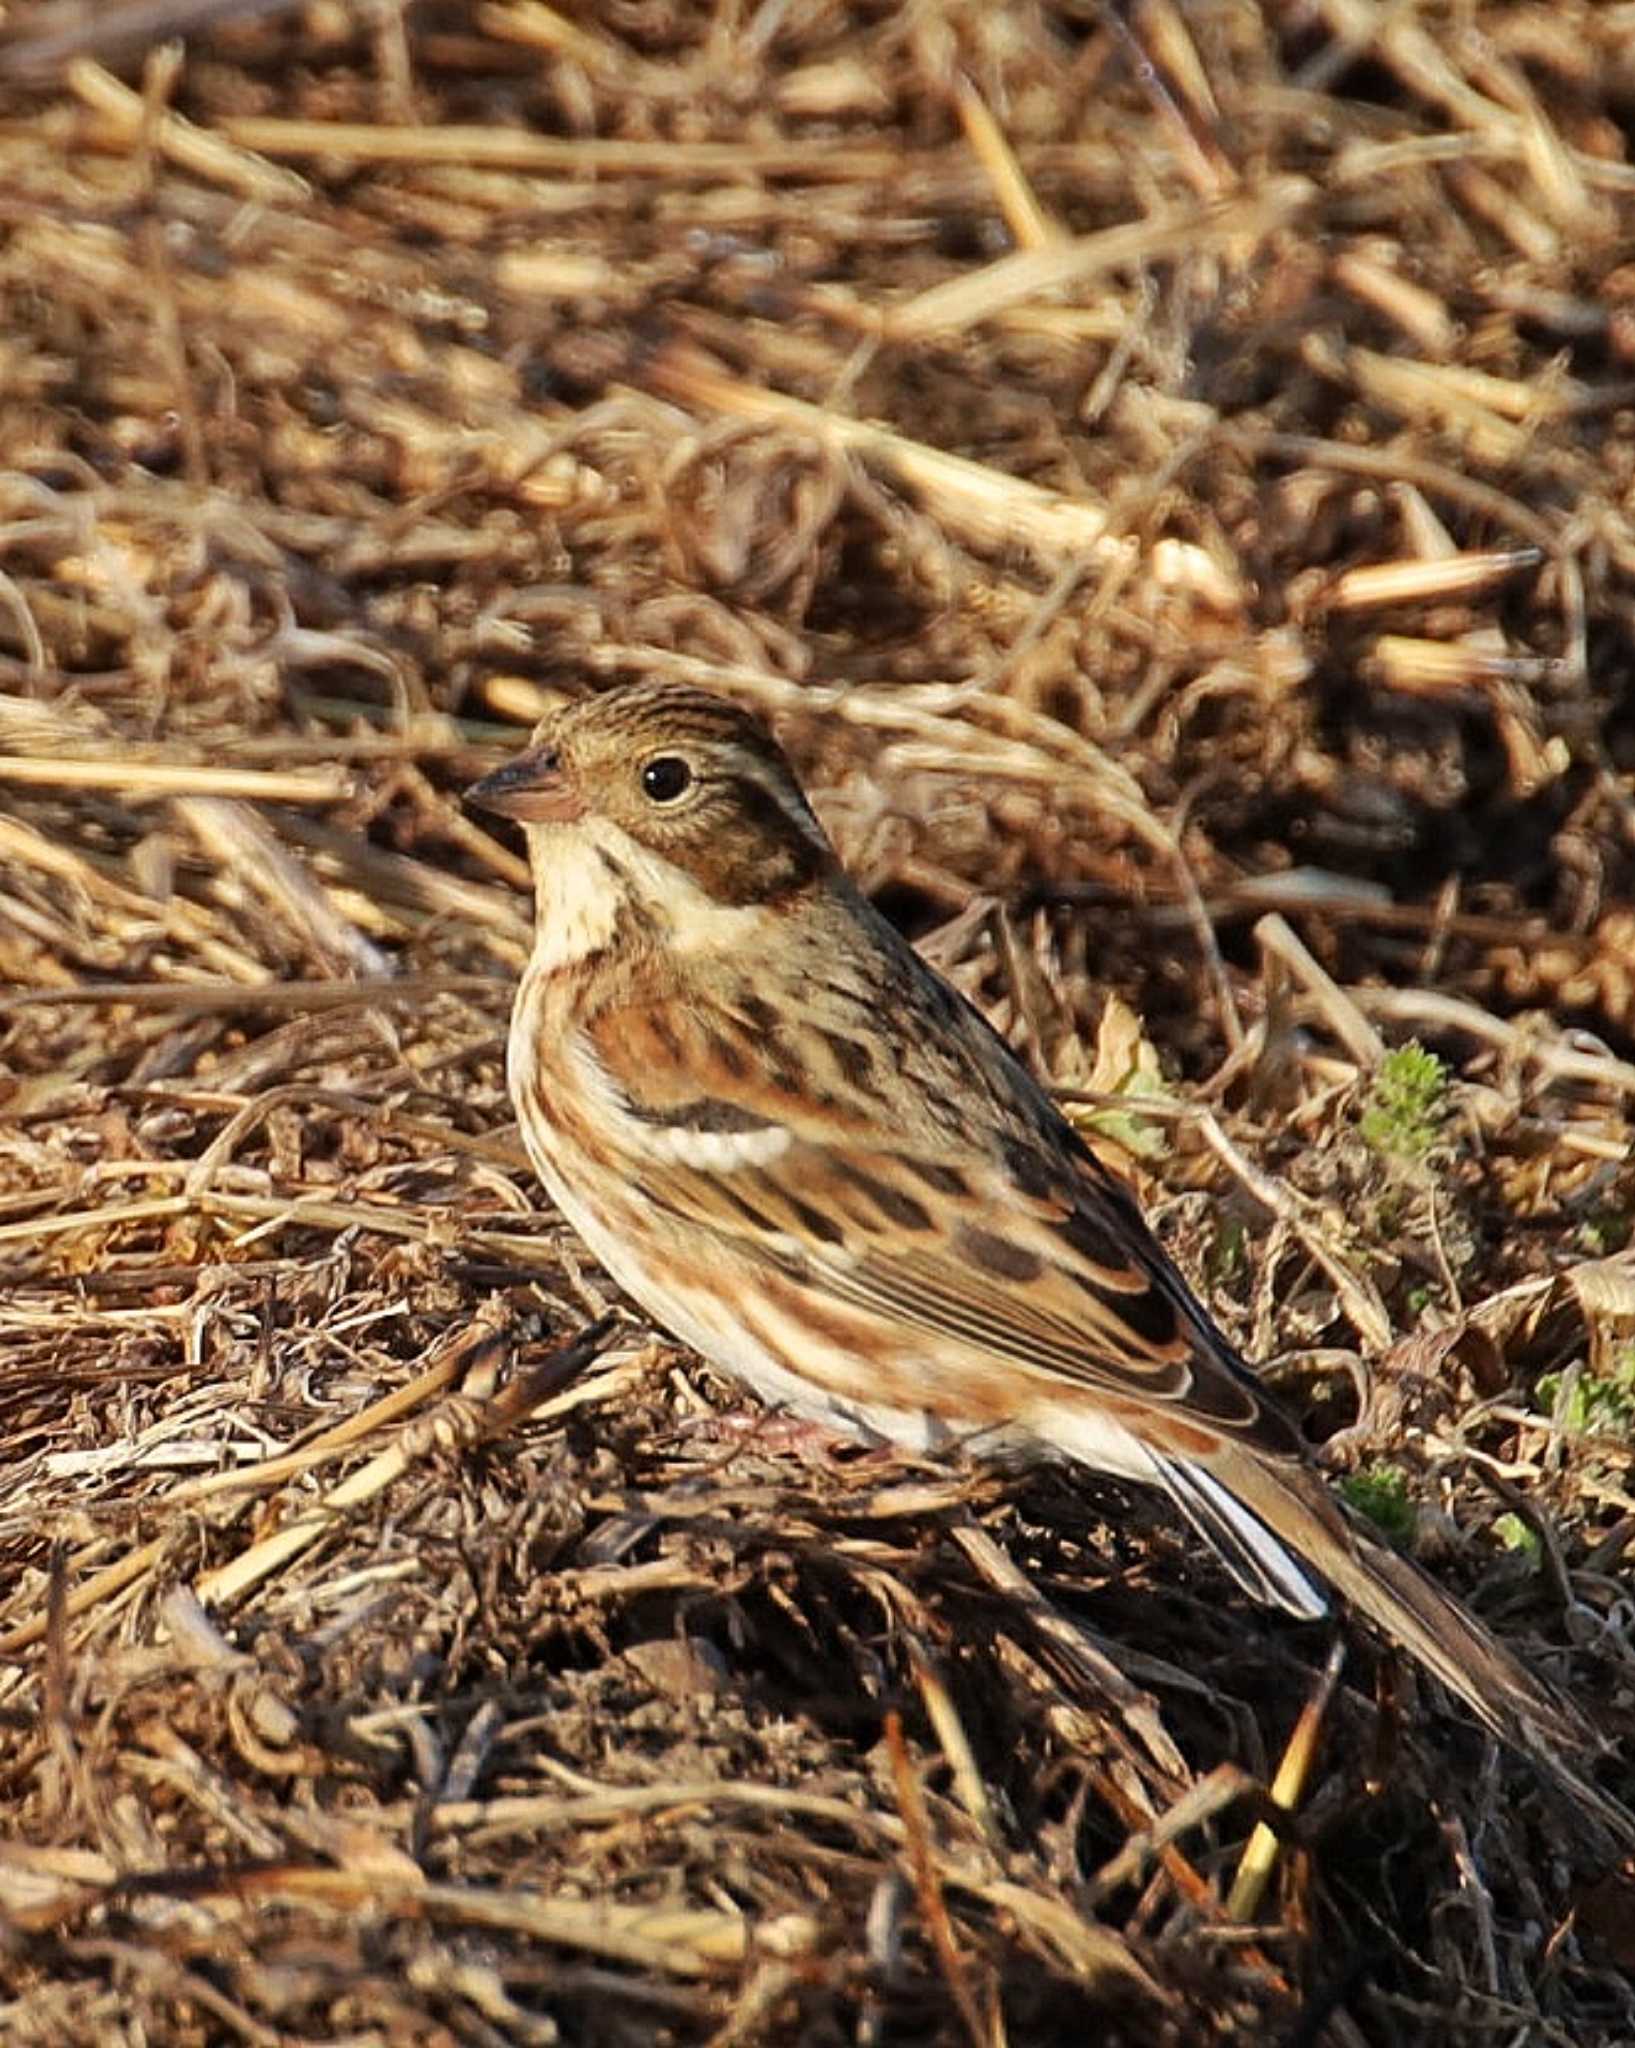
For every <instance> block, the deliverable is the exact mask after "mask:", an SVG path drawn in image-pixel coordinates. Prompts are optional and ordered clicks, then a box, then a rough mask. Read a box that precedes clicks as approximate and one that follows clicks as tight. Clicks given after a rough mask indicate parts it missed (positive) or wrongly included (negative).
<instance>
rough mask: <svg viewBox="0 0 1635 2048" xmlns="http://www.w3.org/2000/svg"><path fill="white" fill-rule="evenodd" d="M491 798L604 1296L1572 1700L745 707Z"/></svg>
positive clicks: (1581, 1739) (585, 1232)
mask: <svg viewBox="0 0 1635 2048" xmlns="http://www.w3.org/2000/svg"><path fill="white" fill-rule="evenodd" d="M470 800H471V801H472V802H473V803H475V804H477V805H479V806H481V807H482V808H484V809H486V810H488V811H492V812H497V813H498V814H499V815H500V816H502V817H507V818H514V819H517V820H519V821H520V822H521V824H522V825H523V827H524V829H525V832H526V836H527V841H528V848H529V853H530V856H531V860H532V866H533V874H534V886H535V891H536V902H535V919H536V926H535V936H534V945H533V953H532V957H531V958H530V960H529V963H528V967H527V970H526V972H525V973H524V975H523V978H522V985H521V987H520V989H519V991H518V994H517V1000H516V1007H515V1010H514V1012H513V1015H512V1021H511V1036H510V1049H509V1070H510V1085H511V1093H512V1097H513V1100H514V1102H515V1105H516V1111H517V1117H518V1120H519V1122H520V1125H521V1129H522V1136H523V1140H524V1142H525V1144H526V1146H527V1149H528V1155H529V1157H530V1159H531V1160H532V1161H533V1164H534V1167H535V1169H536V1170H537V1172H538V1174H539V1177H540V1179H541V1180H542V1181H543V1182H544V1183H545V1186H546V1188H547V1189H548V1190H549V1192H550V1194H551V1197H552V1199H553V1200H554V1201H555V1202H556V1204H557V1206H558V1207H559V1208H560V1210H561V1211H562V1213H563V1215H564V1216H566V1217H567V1218H568V1219H569V1221H570V1222H571V1223H572V1224H573V1225H574V1226H575V1227H576V1229H577V1230H578V1231H579V1233H580V1235H581V1236H582V1237H583V1238H584V1240H585V1242H586V1244H587V1245H589V1247H590V1249H591V1250H592V1252H594V1254H595V1255H596V1257H597V1258H598V1259H599V1260H600V1261H601V1263H602V1265H603V1266H604V1267H606V1269H607V1271H608V1272H609V1273H610V1274H611V1275H612V1276H613V1278H614V1279H615V1280H616V1281H617V1282H618V1283H619V1285H620V1286H621V1287H623V1288H625V1289H626V1290H627V1291H628V1292H629V1293H630V1294H631V1295H632V1296H634V1298H635V1299H636V1300H637V1301H638V1302H640V1303H641V1305H642V1306H643V1307H644V1308H645V1309H646V1310H647V1311H648V1312H649V1313H650V1314H651V1315H652V1316H653V1317H654V1318H655V1319H656V1320H657V1321H658V1322H659V1323H660V1324H662V1325H663V1326H664V1327H665V1328H666V1329H668V1330H669V1331H671V1332H673V1334H674V1335H675V1336H677V1337H679V1338H681V1339H682V1340H683V1341H684V1342H686V1343H687V1344H690V1345H692V1346H693V1347H694V1348H695V1349H696V1350H698V1351H699V1352H701V1353H702V1354H703V1356H704V1357H705V1358H707V1359H709V1360H710V1361H711V1362H712V1363H713V1364H715V1365H717V1366H720V1367H721V1368H723V1369H724V1370H725V1371H726V1372H728V1373H730V1374H733V1375H735V1376H736V1377H737V1378H738V1379H740V1380H742V1381H744V1382H746V1383H747V1384H748V1385H749V1386H750V1387H751V1388H753V1389H754V1391H755V1392H756V1393H757V1394H759V1395H760V1396H761V1398H762V1399H763V1400H765V1401H769V1402H773V1403H777V1404H780V1405H782V1406H784V1407H787V1408H790V1409H793V1410H795V1411H797V1412H798V1413H799V1414H801V1415H804V1416H809V1417H816V1418H819V1419H821V1420H822V1421H824V1422H826V1423H828V1424H831V1425H837V1426H839V1427H841V1428H843V1429H846V1430H849V1431H851V1432H853V1433H856V1434H859V1435H862V1436H864V1437H866V1438H871V1439H876V1440H879V1439H884V1440H887V1441H890V1442H893V1443H897V1444H902V1445H907V1446H910V1447H912V1448H914V1449H916V1450H921V1451H924V1450H935V1449H936V1448H938V1447H940V1446H953V1445H960V1444H964V1445H967V1446H969V1447H970V1448H972V1449H974V1450H976V1451H979V1452H981V1453H984V1454H992V1455H995V1456H998V1457H1002V1458H1006V1459H1012V1460H1014V1459H1024V1460H1042V1459H1056V1460H1073V1461H1077V1462H1079V1463H1081V1464H1084V1465H1086V1466H1091V1467H1093V1468H1095V1469H1096V1470H1098V1471H1102V1472H1108V1473H1114V1474H1118V1475H1119V1476H1121V1477H1124V1478H1128V1479H1135V1480H1143V1481H1147V1482H1151V1483H1153V1484H1155V1485H1157V1486H1159V1487H1161V1488H1162V1489H1163V1491H1164V1492H1165V1493H1166V1494H1167V1495H1168V1496H1169V1499H1170V1500H1171V1502H1172V1503H1173V1504H1174V1506H1175V1508H1176V1509H1178V1510H1179V1512H1180V1514H1181V1515H1182V1516H1183V1517H1184V1518H1185V1520H1186V1521H1187V1522H1188V1523H1189V1524H1190V1525H1191V1527H1192V1528H1193V1529H1194V1530H1195V1531H1196V1532H1197V1534H1198V1535H1199V1536H1200V1537H1202V1538H1203V1540H1204V1541H1205V1542H1206V1543H1207V1544H1208V1545H1209V1546H1210V1548H1211V1549H1212V1550H1213V1551H1214V1552H1215V1553H1216V1554H1217V1556H1218V1557H1219V1558H1220V1560H1221V1562H1222V1563H1223V1564H1224V1565H1225V1566H1226V1568H1227V1570H1228V1571H1229V1572H1230V1573H1231V1574H1232V1575H1233V1577H1234V1578H1236V1579H1237V1580H1238V1582H1239V1583H1240V1584H1241V1585H1242V1586H1243V1587H1244V1588H1246V1589H1247V1591H1248V1592H1250V1593H1251V1594H1253V1595H1254V1596H1255V1597H1256V1598H1257V1599H1259V1600H1262V1601H1265V1602H1267V1603H1268V1604H1270V1605H1272V1606H1275V1607H1280V1608H1283V1609H1285V1610H1287V1612H1289V1613H1290V1614H1294V1615H1298V1616H1301V1617H1303V1618H1306V1619H1315V1618H1316V1617H1318V1616H1321V1615H1323V1614H1325V1613H1326V1612H1327V1611H1328V1594H1327V1591H1326V1590H1325V1588H1331V1589H1333V1590H1335V1591H1337V1592H1338V1593H1340V1594H1341V1595H1342V1596H1343V1597H1344V1599H1345V1600H1346V1601H1348V1602H1349V1603H1351V1605H1352V1606H1354V1607H1356V1608H1357V1609H1360V1610H1361V1612H1362V1613H1363V1614H1364V1615H1365V1616H1367V1618H1368V1619H1369V1620H1370V1621H1372V1622H1373V1623H1375V1624H1376V1625H1377V1626H1378V1627H1379V1628H1380V1629H1381V1630H1383V1632H1384V1633H1385V1634H1386V1635H1387V1636H1388V1637H1390V1638H1391V1639H1392V1640H1393V1641H1394V1642H1396V1643H1398V1644H1400V1645H1401V1646H1402V1647H1403V1648H1404V1649H1406V1650H1407V1651H1409V1652H1411V1653H1412V1655H1413V1656H1415V1657H1416V1658H1418V1659H1419V1660H1420V1662H1421V1663H1423V1664H1424V1665H1426V1666H1427V1667H1428V1668H1429V1669H1430V1670H1431V1671H1433V1672H1434V1673H1435V1674H1436V1676H1437V1677H1438V1678H1439V1679H1441V1680H1442V1681H1443V1683H1444V1684H1446V1685H1447V1686H1449V1687H1451V1688H1452V1690H1453V1691H1454V1692H1456V1693H1458V1694H1460V1695H1461V1696H1462V1697H1463V1698H1464V1699H1465V1700H1466V1701H1467V1702H1468V1703H1469V1705H1470V1706H1471V1707H1472V1708H1473V1709H1474V1710H1475V1712H1476V1714H1477V1715H1478V1716H1479V1718H1480V1719H1481V1720H1482V1721H1483V1722H1485V1723H1486V1725H1487V1726H1488V1727H1489V1728H1491V1729H1493V1730H1494V1731H1495V1732H1496V1733H1498V1734H1500V1735H1501V1736H1504V1737H1505V1738H1507V1739H1508V1740H1510V1741H1513V1742H1515V1743H1518V1744H1520V1745H1521V1746H1523V1747H1524V1748H1526V1749H1529V1750H1532V1751H1535V1752H1536V1753H1539V1754H1541V1755H1543V1756H1545V1757H1553V1755H1554V1753H1555V1752H1556V1751H1557V1749H1558V1748H1565V1749H1566V1750H1569V1751H1579V1752H1589V1751H1590V1750H1592V1749H1593V1748H1594V1746H1595V1745H1594V1739H1593V1737H1591V1735H1590V1733H1589V1730H1588V1728H1587V1726H1586V1724H1585V1723H1584V1722H1583V1720H1582V1719H1581V1717H1580V1716H1579V1715H1578V1714H1577V1712H1576V1711H1575V1710H1574V1708H1573V1707H1572V1706H1571V1704H1570V1703H1569V1702H1568V1701H1566V1700H1565V1699H1564V1698H1563V1697H1562V1696H1561V1695H1560V1694H1558V1693H1557V1692H1556V1691H1554V1690H1553V1689H1552V1688H1550V1687H1549V1686H1547V1685H1546V1684H1545V1683H1544V1682H1543V1681H1541V1680H1540V1679H1538V1678H1536V1677H1534V1676H1532V1675H1531V1674H1530V1673H1529V1672H1527V1671H1526V1670H1524V1669H1523V1667H1522V1666H1521V1665H1520V1664H1519V1663H1518V1662H1517V1660H1516V1659H1515V1658H1514V1657H1513V1656H1512V1655H1511V1654H1510V1653H1509V1651H1508V1650H1506V1649H1504V1648H1503V1647H1501V1645H1500V1644H1499V1643H1498V1642H1496V1641H1495V1640H1494V1638H1493V1637H1492V1636H1491V1635H1490V1634H1489V1633H1488V1632H1487V1630H1486V1629H1485V1628H1483V1627H1482V1626H1481V1624H1480V1623H1479V1622H1477V1621H1476V1620H1475V1618H1474V1617H1473V1616H1472V1615H1470V1614H1468V1613H1467V1612H1466V1611H1465V1609H1464V1608H1463V1607H1461V1606H1460V1605H1459V1604H1458V1603H1457V1602H1456V1601H1454V1600H1453V1599H1451V1598H1450V1597H1449V1596H1448V1595H1447V1594H1446V1593H1444V1592H1443V1591H1442V1590H1441V1589H1440V1588H1439V1587H1438V1586H1437V1585H1435V1584H1434V1583H1433V1582H1432V1581H1431V1580H1430V1579H1429V1578H1427V1577H1426V1576H1425V1574H1424V1573H1423V1572H1421V1571H1419V1570H1418V1569H1417V1568H1416V1567H1415V1566H1414V1565H1413V1564H1411V1563H1409V1562H1408V1561H1407V1560H1406V1559H1405V1558H1403V1557H1400V1556H1398V1555H1397V1554H1396V1553H1395V1552H1394V1551H1391V1550H1389V1549H1387V1548H1386V1547H1384V1546H1383V1545H1382V1544H1380V1543H1379V1542H1377V1541H1375V1539H1374V1538H1373V1537H1372V1536H1370V1535H1369V1534H1368V1533H1367V1531H1366V1530H1365V1529H1363V1528H1361V1527H1359V1526H1357V1525H1356V1524H1355V1523H1353V1522H1352V1521H1351V1520H1350V1519H1349V1518H1348V1517H1347V1515H1346V1514H1345V1513H1344V1512H1343V1511H1342V1510H1341V1508H1340V1507H1339V1505H1338V1503H1337V1502H1336V1500H1335V1499H1334V1497H1333V1495H1332V1494H1331V1493H1330V1491H1329V1489H1328V1488H1327V1486H1326V1485H1325V1483H1324V1482H1323V1481H1322V1479H1321V1478H1320V1477H1319V1475H1318V1473H1317V1472H1316V1470H1315V1469H1314V1467H1313V1465H1312V1463H1311V1461H1310V1459H1309V1457H1308V1454H1307V1451H1306V1447H1305V1444H1304V1442H1303V1440H1302V1438H1301V1437H1300V1435H1299V1433H1298V1432H1297V1431H1296V1429H1295V1427H1294V1426H1293V1424H1292V1423H1291V1422H1290V1421H1289V1420H1288V1418H1287V1417H1286V1416H1285V1415H1284V1414H1283V1413H1282V1412H1281V1411H1280V1410H1279V1409H1278V1408H1277V1406H1276V1405H1275V1404H1274V1403H1273V1401H1272V1400H1271V1399H1270V1397H1269V1396H1268V1394H1267V1393H1266V1391H1265V1390H1264V1388H1262V1386H1261V1385H1260V1384H1259V1382H1258V1381H1257V1380H1256V1379H1255V1377H1254V1376H1253V1374H1252V1373H1251V1372H1250V1371H1249V1370H1248V1369H1247V1367H1246V1366H1245V1365H1244V1364H1243V1362H1242V1361H1241V1360H1240V1359H1239V1357H1238V1356H1237V1354H1236V1352H1235V1351H1234V1350H1233V1348H1232V1346H1231V1344H1230V1343H1229V1342H1228V1341H1227V1339H1226V1338H1225V1337H1224V1336H1223V1335H1222V1333H1221V1332H1220V1331H1219V1330H1218V1329H1217V1328H1216V1327H1215V1325H1214V1323H1213V1322H1212V1321H1211V1320H1210V1318H1209V1315H1208V1313H1207V1312H1206V1311H1205V1309H1204V1308H1203V1307H1202V1305H1201V1304H1200V1303H1199V1302H1198V1300H1197V1299H1196V1297H1195V1296H1194V1295H1193V1294H1192V1292H1191V1290H1190V1289H1189V1288H1188V1286H1187V1284H1186V1282H1185V1281H1184V1280H1183V1279H1182V1278H1181V1275H1180V1274H1179V1273H1178V1272H1177V1270H1176V1268H1175V1267H1174V1265H1173V1264H1172V1263H1171V1261H1170V1259H1169V1257H1168V1256H1167V1254H1166V1253H1165V1252H1164V1251H1163V1249H1162V1247H1161V1246H1160V1245H1159V1244H1158V1242H1157V1241H1156V1239H1155V1238H1154V1237H1153V1235H1152V1233H1151V1231H1150V1230H1149V1229H1148V1227H1147V1225H1146V1223H1145V1222H1144V1221H1143V1220H1142V1216H1141V1213H1140V1210H1139V1209H1138V1207H1137V1206H1136V1203H1135V1201H1134V1200H1133V1198H1132V1196H1131V1195H1130V1193H1129V1191H1128V1190H1127V1189H1126V1188H1125V1187H1124V1185H1123V1184H1122V1183H1121V1182H1120V1181H1119V1180H1118V1179H1117V1178H1116V1177H1115V1176H1114V1175H1113V1174H1112V1173H1110V1172H1109V1171H1108V1170H1107V1169H1106V1168H1105V1167H1104V1166H1103V1165H1102V1164H1101V1163H1100V1162H1099V1161H1098V1160H1097V1159H1096V1158H1095V1156H1094V1155H1093V1154H1092V1153H1091V1152H1090V1151H1089V1150H1088V1149H1087V1148H1086V1147H1085V1145H1084V1144H1083V1143H1082V1141H1081V1140H1080V1138H1079V1137H1078V1135H1077V1134H1076V1133H1075V1132H1074V1130H1073V1129H1072V1128H1071V1126H1070V1125H1069V1124H1068V1123H1067V1122H1066V1121H1065V1120H1064V1119H1063V1118H1062V1116H1061V1115H1060V1114H1059V1113H1058V1112H1057V1110H1056V1109H1055V1108H1054V1107H1053V1106H1052V1104H1051V1102H1050V1101H1049V1099H1048V1097H1047V1096H1046V1095H1045V1093H1044V1091H1043V1090H1042V1089H1041V1088H1040V1087H1039V1085H1038V1084H1037V1083H1036V1082H1035V1081H1034V1080H1033V1079H1032V1077H1031V1076H1030V1075H1029V1074H1028V1073H1027V1072H1026V1071H1025V1070H1024V1069H1023V1067H1022V1066H1021V1065H1020V1064H1019V1063H1018V1061H1017V1060H1016V1059H1015V1057H1014V1056H1013V1055H1012V1054H1011V1052H1010V1051H1009V1050H1008V1049H1007V1047H1006V1046H1005V1044H1004V1043H1003V1041H1002V1040H1001V1039H1000V1038H999V1037H998V1036H997V1035H996V1034H995V1033H994V1032H993V1031H992V1030H991V1029H990V1028H989V1026H988V1025H987V1024H986V1023H985V1022H984V1021H983V1019H982V1018H981V1017H980V1016H979V1015H978V1014H977V1012H976V1011H975V1010H974V1009H972V1007H971V1006H970V1005H969V1004H968V1003H967V1002H966V1001H965V1000H964V999H963V998H962V997H961V996H959V995H958V994H956V993H955V992H954V990H952V989H951V988H950V987H949V986H948V985H947V984H946V983H945V982H943V981H942V980H940V979H939V978H938V976H937V975H936V974H935V973H933V972H932V970H931V969H930V968H929V967H927V966H926V965H925V963H924V962H923V961H922V960H920V958H919V957H918V955H917V954H915V953H914V952H913V950H912V949H911V948H910V947H909V946H908V944H907V943H906V942H905V941H904V940H903V939H902V937H901V936H900V935H899V934H898V933H897V932H896V931H895V930H894V929H893V928H892V926H891V925H890V924H888V923H887V922H886V920H885V918H884V917H882V916H881V915H880V913H879V912H878V911H876V910H875V909H874V907H873V906H872V905H871V904H870V903H869V902H868V901H867V899H866V898H865V897H864V896H863V895H862V894H861V893H860V892H859V891H858V890H857V889H856V888H855V887H854V886H853V884H852V883H851V882H850V881H849V880H848V879H847V877H846V875H845V874H844V872H843V871H842V869H841V866H840V863H839V860H838V858H837V856H836V854H835V852H834V849H833V848H832V847H831V845H830V844H829V841H828V840H827V838H826V837H825V836H824V832H823V829H822V827H821V826H820V825H819V823H818V821H817V819H816V817H815V816H814V815H813V813H812V811H811V808H810V807H809V805H808V804H807V802H806V799H805V797H804V796H803V795H802V793H801V791H800V788H799V786H798V785H797V783H796V781H795V778H794V776H793V775H792V773H791V772H790V769H789V766H788V764H787V763H786V762H785V760H784V758H783V756H782V754H781V753H780V752H779V750H778V748H777V747H776V745H775V744H774V743H773V741H772V740H771V738H770V737H769V736H768V735H767V733H766V732H765V731H764V730H763V728H762V727H761V726H760V725H759V724H758V723H757V722H756V721H755V720H754V719H753V718H752V717H750V716H749V715H748V714H747V713H745V712H743V711H741V710H739V709H738V708H736V707H735V706H734V705H732V704H729V703H727V702H725V701H723V700H721V699H719V698H716V697H713V696H710V695H707V694H705V693H704V692H701V691H695V690H689V689H678V688H673V687H661V686H655V685H652V684H646V683H643V684H637V685H635V686H632V687H628V688H619V689H612V690H608V691H606V692H605V693H603V694H601V695H599V696H594V697H591V698H589V699H587V700H586V701H584V702H581V703H578V704H575V705H573V706H571V707H570V708H569V709H567V710H564V711H562V712H560V713H557V714H555V715H553V716H552V717H549V718H547V719H546V720H545V721H544V722H543V723H542V724H541V725H540V727H539V729H538V730H537V732H536V733H535V734H534V736H533V743H532V744H531V746H530V747H529V748H528V750H527V751H526V752H525V753H522V754H520V755H518V756H517V757H516V758H515V759H514V760H512V761H510V762H509V763H508V764H507V765H506V766H504V767H502V768H500V769H499V770H497V771H496V772H495V773H494V774H492V775H489V776H488V777H486V778H485V779H484V780H483V781H481V782H479V783H478V784H477V785H476V787H475V788H474V789H472V790H471V792H470Z"/></svg>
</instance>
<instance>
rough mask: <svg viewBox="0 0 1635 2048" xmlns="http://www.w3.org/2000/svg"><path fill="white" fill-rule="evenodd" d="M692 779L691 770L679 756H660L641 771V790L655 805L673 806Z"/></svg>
mask: <svg viewBox="0 0 1635 2048" xmlns="http://www.w3.org/2000/svg"><path fill="white" fill-rule="evenodd" d="M692 779H693V771H692V769H691V768H689V767H688V765H687V763H686V762H685V761H684V760H682V758H681V756H680V755H679V754H660V755H658V756H657V757H656V758H655V759H653V760H651V761H649V762H648V764H647V766H646V767H645V768H644V769H643V770H642V788H643V789H644V790H645V791H646V792H647V794H648V795H649V796H650V797H651V798H652V799H653V801H654V803H656V804H673V803H674V802H675V800H676V798H677V797H678V796H681V795H683V794H684V793H685V792H686V790H687V789H688V788H689V787H690V786H691V783H692Z"/></svg>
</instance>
